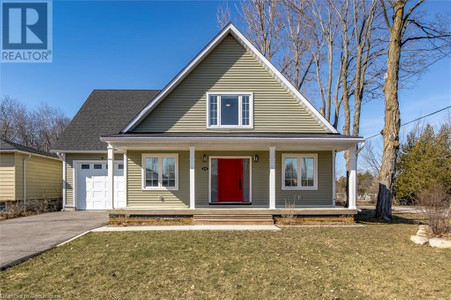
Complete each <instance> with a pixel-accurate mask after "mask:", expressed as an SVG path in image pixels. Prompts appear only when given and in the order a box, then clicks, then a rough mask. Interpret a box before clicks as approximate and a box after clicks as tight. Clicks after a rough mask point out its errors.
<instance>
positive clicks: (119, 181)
mask: <svg viewBox="0 0 451 300" xmlns="http://www.w3.org/2000/svg"><path fill="white" fill-rule="evenodd" d="M74 173H75V174H74V178H75V189H74V198H75V206H76V208H77V209H79V210H96V209H97V210H104V209H111V208H112V207H111V203H110V201H109V200H108V164H107V162H106V161H74ZM114 175H115V176H114V199H115V203H114V207H115V208H120V207H125V206H126V196H125V177H124V164H123V162H115V163H114Z"/></svg>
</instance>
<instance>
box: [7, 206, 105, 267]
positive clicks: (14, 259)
mask: <svg viewBox="0 0 451 300" xmlns="http://www.w3.org/2000/svg"><path fill="white" fill-rule="evenodd" d="M106 224H108V215H107V213H106V212H88V211H67V212H53V213H46V214H41V215H34V216H29V217H21V218H15V219H10V220H4V221H0V269H2V270H3V269H5V268H7V267H10V266H12V265H15V264H18V263H20V262H22V261H24V260H26V259H28V258H30V257H33V256H36V255H39V254H40V253H42V252H44V251H47V250H49V249H52V248H54V247H55V246H57V245H58V244H60V243H62V242H64V241H66V240H68V239H70V238H73V237H74V236H77V235H79V234H81V233H84V232H86V231H89V230H91V229H94V228H97V227H100V226H104V225H106Z"/></svg>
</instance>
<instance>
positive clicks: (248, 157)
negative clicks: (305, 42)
mask: <svg viewBox="0 0 451 300" xmlns="http://www.w3.org/2000/svg"><path fill="white" fill-rule="evenodd" d="M235 135H236V134H234V135H232V134H230V133H229V134H217V133H216V134H214V136H194V135H191V136H187V135H182V134H177V135H161V134H146V135H138V134H134V135H120V136H114V137H104V138H102V140H103V141H105V142H108V143H109V146H108V164H109V165H111V166H112V164H113V159H112V158H113V154H114V151H115V150H117V151H120V152H123V153H124V176H125V178H126V180H125V182H126V188H125V191H126V206H125V207H114V206H112V207H113V209H112V210H110V211H109V213H110V214H112V215H113V214H127V215H136V216H196V215H259V214H260V215H271V216H280V215H283V214H286V213H287V212H290V213H291V214H292V215H299V216H318V215H320V216H340V215H353V214H355V213H356V194H357V170H356V169H357V162H356V153H357V151H358V149H357V144H358V142H361V141H362V139H361V138H355V137H343V136H336V135H319V136H307V135H291V134H287V135H284V136H279V135H278V136H258V137H255V136H247V135H236V136H235ZM344 150H349V153H350V157H351V163H350V166H349V190H348V193H349V201H348V202H349V207H348V208H343V207H336V206H335V195H336V192H335V179H336V178H335V156H336V153H337V152H339V151H344ZM168 162H170V164H171V165H170V167H169V169H170V170H172V171H168V172H169V173H167V174H166V173H165V172H166V171H165V170H166V169H165V167H162V166H163V165H164V164H168ZM111 166H109V168H108V178H109V180H108V181H109V187H108V194H109V197H110V199H111V203H115V202H114V195H115V193H114V191H113V189H114V181H113V178H114V168H112V167H111ZM230 166H231V167H230ZM289 168H291V169H289ZM169 169H168V170H169ZM171 172H172V173H171ZM231 178H232V179H233V180H230V179H231ZM235 179H236V180H235ZM227 189H230V190H227Z"/></svg>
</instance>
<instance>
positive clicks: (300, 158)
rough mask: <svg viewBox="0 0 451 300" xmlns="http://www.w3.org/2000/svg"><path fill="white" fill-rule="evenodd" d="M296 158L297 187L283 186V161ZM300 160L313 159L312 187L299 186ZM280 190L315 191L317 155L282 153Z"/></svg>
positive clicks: (316, 184) (316, 186)
mask: <svg viewBox="0 0 451 300" xmlns="http://www.w3.org/2000/svg"><path fill="white" fill-rule="evenodd" d="M287 157H288V158H292V157H294V158H297V160H298V186H285V159H286V158H287ZM302 158H313V186H302V185H301V181H302V180H301V172H302V168H301V161H302ZM281 177H282V185H281V186H282V190H317V189H318V154H316V153H283V154H282V176H281Z"/></svg>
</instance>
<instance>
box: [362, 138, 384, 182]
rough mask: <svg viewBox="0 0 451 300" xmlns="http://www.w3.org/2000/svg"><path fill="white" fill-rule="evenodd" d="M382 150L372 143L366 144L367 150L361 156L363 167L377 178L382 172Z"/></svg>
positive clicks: (364, 149)
mask: <svg viewBox="0 0 451 300" xmlns="http://www.w3.org/2000/svg"><path fill="white" fill-rule="evenodd" d="M381 155H382V149H380V147H378V145H377V144H376V145H374V144H373V143H371V141H367V142H366V143H365V148H363V151H362V152H361V154H360V157H361V162H362V166H363V168H364V169H366V170H368V171H369V172H370V173H371V174H373V175H374V176H376V175H377V174H379V172H380V170H381Z"/></svg>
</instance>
